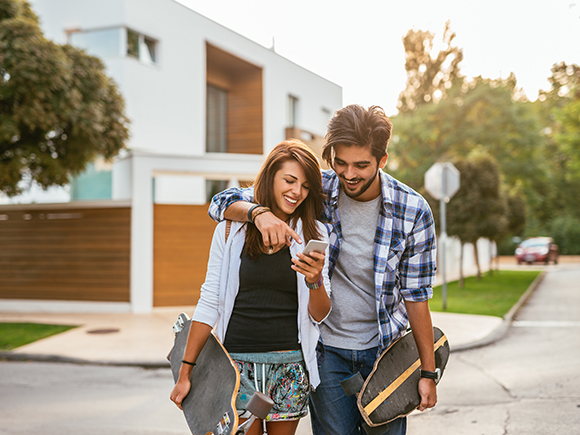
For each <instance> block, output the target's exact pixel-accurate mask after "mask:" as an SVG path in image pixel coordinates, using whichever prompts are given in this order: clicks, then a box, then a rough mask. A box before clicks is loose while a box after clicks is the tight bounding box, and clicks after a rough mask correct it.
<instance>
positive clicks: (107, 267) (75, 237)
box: [0, 207, 131, 302]
mask: <svg viewBox="0 0 580 435" xmlns="http://www.w3.org/2000/svg"><path fill="white" fill-rule="evenodd" d="M130 217H131V212H130V209H129V208H128V207H124V208H99V209H69V208H66V209H58V210H57V209H46V210H40V209H38V208H34V209H31V210H28V211H26V210H24V211H22V210H21V211H0V298H9V299H49V300H77V301H110V302H129V301H130V251H131V245H130V237H131V234H130V233H131V222H130Z"/></svg>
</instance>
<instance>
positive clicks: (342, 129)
mask: <svg viewBox="0 0 580 435" xmlns="http://www.w3.org/2000/svg"><path fill="white" fill-rule="evenodd" d="M392 131H393V124H392V123H391V120H390V119H389V118H388V117H387V115H385V111H384V110H383V109H382V108H381V107H379V106H371V107H369V108H368V109H365V108H364V107H362V106H360V105H358V104H351V105H350V106H346V107H344V108H342V109H340V110H339V111H337V112H336V113H335V114H334V116H333V117H332V119H331V120H330V121H328V131H327V133H326V136H325V137H324V139H325V142H324V146H323V147H322V158H323V159H324V161H325V162H326V163H328V164H329V165H330V166H332V159H333V157H334V152H333V151H334V147H335V146H336V145H347V146H351V145H356V146H360V147H367V148H370V150H371V153H372V155H373V156H374V157H375V158H376V159H377V162H379V161H380V160H381V159H382V158H383V157H384V156H385V154H387V146H388V144H389V139H390V138H391V133H392Z"/></svg>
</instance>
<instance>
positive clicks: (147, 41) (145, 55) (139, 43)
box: [127, 29, 157, 64]
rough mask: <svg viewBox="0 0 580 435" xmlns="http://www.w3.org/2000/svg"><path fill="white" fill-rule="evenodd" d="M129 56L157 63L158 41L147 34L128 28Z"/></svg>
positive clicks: (149, 62) (148, 62)
mask: <svg viewBox="0 0 580 435" xmlns="http://www.w3.org/2000/svg"><path fill="white" fill-rule="evenodd" d="M127 56H129V57H134V58H136V59H139V60H140V61H141V62H143V63H147V64H152V63H157V42H156V41H155V40H153V39H151V38H148V37H147V36H145V35H143V34H141V33H137V32H135V31H134V30H131V29H127Z"/></svg>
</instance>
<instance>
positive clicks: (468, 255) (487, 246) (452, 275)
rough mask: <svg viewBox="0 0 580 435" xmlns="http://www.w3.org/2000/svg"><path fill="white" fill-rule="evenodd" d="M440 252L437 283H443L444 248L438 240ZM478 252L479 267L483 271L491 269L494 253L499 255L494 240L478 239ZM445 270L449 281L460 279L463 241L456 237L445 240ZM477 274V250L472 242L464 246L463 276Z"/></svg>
mask: <svg viewBox="0 0 580 435" xmlns="http://www.w3.org/2000/svg"><path fill="white" fill-rule="evenodd" d="M437 247H438V254H437V257H438V258H437V267H438V269H437V279H436V282H435V285H440V284H442V283H443V277H442V275H441V273H442V267H443V261H442V249H441V243H440V241H439V240H438V244H437ZM477 253H478V257H479V267H480V268H481V272H482V273H483V272H485V271H488V270H489V269H490V265H491V260H492V255H493V256H495V255H497V247H496V246H495V243H494V242H490V241H489V240H487V239H479V240H478V241H477ZM445 254H446V255H445V272H446V279H447V282H451V281H456V280H458V279H459V264H460V261H461V243H460V241H459V239H458V238H456V237H448V238H447V240H446V242H445ZM475 274H477V265H476V263H475V250H474V249H473V245H472V244H471V243H468V244H465V245H464V246H463V276H464V277H466V276H473V275H475Z"/></svg>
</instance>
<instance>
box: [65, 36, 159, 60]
mask: <svg viewBox="0 0 580 435" xmlns="http://www.w3.org/2000/svg"><path fill="white" fill-rule="evenodd" d="M68 35H69V36H68V42H69V43H70V44H71V45H74V46H75V47H78V48H82V49H84V50H86V51H87V53H89V54H91V55H93V56H98V57H103V58H106V57H117V56H128V57H133V58H135V59H139V61H141V62H143V63H146V64H154V63H157V41H155V40H154V39H152V38H149V37H148V36H145V35H143V34H141V33H138V32H135V31H134V30H131V29H126V28H124V27H115V28H109V29H98V30H80V31H77V30H75V31H71V32H69V34H68Z"/></svg>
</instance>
